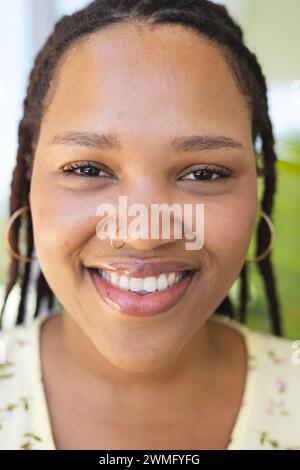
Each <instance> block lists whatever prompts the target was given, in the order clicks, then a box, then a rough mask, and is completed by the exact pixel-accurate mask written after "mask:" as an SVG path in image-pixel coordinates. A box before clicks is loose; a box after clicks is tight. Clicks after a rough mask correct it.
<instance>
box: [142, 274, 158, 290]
mask: <svg viewBox="0 0 300 470" xmlns="http://www.w3.org/2000/svg"><path fill="white" fill-rule="evenodd" d="M144 290H146V291H148V292H155V291H156V278H155V277H154V276H151V277H145V279H144Z"/></svg>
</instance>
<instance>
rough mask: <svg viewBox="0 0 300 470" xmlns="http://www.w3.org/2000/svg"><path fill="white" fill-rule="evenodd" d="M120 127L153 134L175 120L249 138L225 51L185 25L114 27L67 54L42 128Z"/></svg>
mask: <svg viewBox="0 0 300 470" xmlns="http://www.w3.org/2000/svg"><path fill="white" fill-rule="evenodd" d="M118 126H120V128H122V126H123V129H121V130H124V132H127V131H133V130H134V131H135V132H136V133H138V132H140V133H143V134H144V135H145V133H147V132H149V133H150V134H151V135H152V136H153V132H155V133H156V135H157V136H158V135H159V133H161V134H163V133H165V132H166V130H167V129H169V130H170V129H171V126H173V127H172V129H174V131H175V127H176V126H177V127H178V128H180V130H181V131H182V130H183V128H184V127H185V126H186V127H187V129H186V130H191V129H190V127H191V126H193V127H195V126H198V130H202V131H203V132H210V131H212V130H213V131H218V132H223V133H226V132H229V133H231V134H232V133H238V134H239V135H241V134H244V136H245V138H246V137H249V136H250V117H249V111H248V109H247V106H246V102H245V99H244V97H243V96H242V95H241V93H240V91H239V89H238V87H237V85H236V82H235V80H234V77H233V75H232V72H231V70H230V68H229V66H228V64H227V62H226V60H225V59H224V57H223V56H222V53H221V51H220V49H219V48H218V47H217V46H216V45H214V44H212V43H211V42H209V41H208V40H207V39H206V38H205V37H204V36H201V35H200V34H198V33H197V32H195V31H194V30H192V29H191V28H186V27H184V26H181V25H159V26H157V27H155V28H154V29H150V28H148V27H146V26H137V25H132V24H117V25H113V26H110V27H108V28H105V29H102V30H100V31H98V32H97V33H95V34H93V35H92V36H90V37H88V38H86V39H85V40H83V41H82V42H81V43H80V44H78V45H77V46H75V47H74V48H72V49H70V50H69V51H68V52H67V54H66V55H65V57H64V58H63V60H62V62H61V65H60V67H59V73H58V75H57V80H56V81H55V86H54V90H53V93H52V96H51V102H50V106H49V108H48V110H47V113H46V115H45V116H44V119H43V124H42V128H43V127H44V128H45V127H46V129H47V131H48V132H50V133H51V131H53V132H56V131H57V129H58V128H59V129H60V130H62V129H64V130H75V129H76V130H81V129H82V128H85V129H86V130H91V131H95V130H97V128H98V129H101V130H103V131H105V130H107V131H108V130H109V131H112V130H114V131H118V130H119V129H117V127H118ZM199 127H200V129H199ZM112 128H113V129H112Z"/></svg>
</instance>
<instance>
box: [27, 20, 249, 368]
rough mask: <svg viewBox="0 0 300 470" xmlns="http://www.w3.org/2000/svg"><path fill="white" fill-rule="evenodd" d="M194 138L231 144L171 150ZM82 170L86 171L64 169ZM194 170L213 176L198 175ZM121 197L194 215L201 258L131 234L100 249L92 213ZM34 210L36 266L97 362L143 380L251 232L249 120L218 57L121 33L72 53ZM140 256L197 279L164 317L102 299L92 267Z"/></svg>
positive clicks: (218, 297) (192, 328)
mask: <svg viewBox="0 0 300 470" xmlns="http://www.w3.org/2000/svg"><path fill="white" fill-rule="evenodd" d="M71 132H72V133H73V137H74V133H75V132H80V133H93V134H94V135H95V134H110V135H112V134H114V136H115V137H116V138H117V139H118V141H119V142H118V145H117V144H116V145H115V146H113V147H111V148H108V145H104V144H103V139H102V141H101V142H102V145H101V146H100V145H99V146H98V147H97V146H96V145H95V144H94V145H91V141H89V142H87V139H86V138H85V139H84V138H83V136H81V138H80V139H79V140H78V139H77V142H74V139H73V141H72V142H70V141H69V142H67V139H66V138H65V139H62V138H61V136H62V135H63V134H66V133H68V134H69V137H70V133H71ZM58 135H59V136H60V138H58V137H57V136H58ZM195 135H197V136H202V137H203V136H206V137H216V136H222V137H226V138H228V139H232V140H233V141H236V142H238V143H239V144H240V145H233V146H228V145H227V146H224V145H223V144H224V142H225V140H224V139H223V140H219V144H218V145H212V144H211V145H210V146H209V145H207V144H205V143H203V142H202V147H201V146H199V145H198V146H196V145H195V144H194V145H190V146H187V145H186V146H182V148H181V149H176V150H175V149H174V147H173V146H172V141H173V140H174V139H175V138H176V139H178V138H179V137H182V136H195ZM54 138H55V139H54ZM114 142H115V143H116V139H115V141H114ZM177 142H178V140H177ZM194 142H195V140H194ZM198 142H199V141H198ZM88 143H90V145H88ZM222 143H223V144H222ZM87 161H88V162H89V167H88V168H89V170H88V171H89V173H88V171H86V173H85V174H84V172H83V171H80V169H77V170H76V172H75V173H71V174H67V173H64V171H63V170H65V169H66V168H67V167H68V165H70V164H71V165H72V164H74V163H75V162H77V163H78V162H87ZM204 166H205V167H207V169H208V170H210V171H208V172H207V173H205V172H202V173H201V172H198V173H195V170H201V169H203V167H204ZM75 169H76V167H75ZM220 170H221V171H223V173H224V172H225V176H224V175H223V176H222V174H221V175H220V174H219V171H220ZM193 172H194V173H193ZM91 174H93V175H95V176H88V175H91ZM205 175H206V176H207V175H209V178H210V179H205ZM119 196H127V202H128V206H129V205H131V204H133V203H136V202H137V203H142V204H145V205H146V206H147V207H148V208H150V205H151V203H166V204H169V205H171V204H174V203H178V202H179V203H180V204H182V205H183V204H192V205H193V206H195V204H196V203H198V204H199V203H201V204H204V246H203V248H202V249H198V250H187V249H186V245H185V242H186V241H187V240H186V239H176V238H172V239H163V238H162V237H159V238H158V239H151V238H149V239H147V240H145V239H133V237H131V238H130V237H128V238H127V239H126V240H125V241H126V244H125V246H123V247H122V248H121V249H116V248H113V247H112V246H111V244H110V241H109V239H106V240H100V239H99V238H98V237H97V234H96V226H97V223H98V222H99V217H98V216H97V215H96V209H97V207H98V205H99V204H100V203H105V202H107V203H110V204H113V205H115V207H116V208H117V207H118V205H119V199H118V198H119ZM30 204H31V210H32V220H33V230H34V242H35V248H36V253H37V256H38V259H39V262H40V265H41V269H42V271H43V273H44V275H45V277H46V279H47V281H48V283H49V285H50V287H51V289H52V290H53V292H54V293H55V295H56V296H57V298H58V299H59V301H60V302H61V304H62V305H63V307H64V311H65V313H66V314H68V315H70V316H71V318H72V319H73V320H74V321H75V323H76V324H77V325H78V326H79V327H80V330H81V331H82V332H83V333H85V334H86V335H87V337H88V338H89V339H90V340H91V341H92V343H93V344H94V346H96V348H97V349H98V351H99V352H100V353H101V354H102V355H103V356H104V357H105V358H106V359H108V360H109V361H110V362H111V363H112V364H114V365H115V366H117V367H119V368H122V369H124V370H125V369H126V370H133V369H134V370H142V371H145V370H150V369H153V368H155V367H158V365H162V364H166V363H167V362H168V361H170V360H171V359H172V358H173V357H175V356H176V354H177V353H178V352H179V351H180V350H181V349H182V348H183V346H184V345H186V344H187V343H188V341H189V340H190V339H191V337H192V336H193V335H194V334H195V333H196V332H197V331H198V330H199V327H201V325H203V324H204V323H205V321H206V320H207V319H208V318H209V317H210V316H211V315H212V313H213V312H214V310H215V309H216V307H217V306H218V305H219V303H220V302H221V301H222V300H223V298H224V297H225V296H226V294H227V292H228V290H229V288H230V287H231V285H232V284H233V282H234V280H235V279H236V278H237V277H238V275H239V272H240V270H241V268H242V265H243V263H244V261H245V258H246V254H247V248H248V245H249V242H250V238H251V234H252V232H253V229H254V224H255V214H256V208H257V192H256V165H255V155H254V152H253V145H252V140H251V117H250V114H249V112H248V109H247V107H246V103H245V98H244V97H243V95H242V94H241V93H240V91H239V89H238V87H237V85H236V83H235V80H234V78H233V76H232V73H231V71H230V69H229V68H228V65H227V63H226V62H225V60H224V58H223V57H222V55H221V53H220V51H219V49H218V48H217V47H216V46H213V45H210V44H209V43H208V42H207V41H206V39H205V38H202V37H201V36H199V35H197V34H196V33H195V32H193V31H191V30H188V29H187V28H184V27H182V26H169V25H165V26H160V27H158V28H156V29H154V30H152V31H150V30H147V28H146V27H145V28H138V27H136V26H133V25H128V24H127V25H125V24H122V25H115V26H113V27H111V28H109V29H106V30H103V31H100V32H98V33H97V34H95V35H94V36H93V37H92V38H89V40H85V41H83V42H82V43H81V44H80V45H77V47H75V48H74V49H72V50H71V51H69V52H68V54H67V55H66V56H65V58H64V60H63V62H62V63H61V67H60V71H59V75H58V80H56V82H55V86H54V88H53V93H51V101H50V104H49V107H48V108H47V112H46V114H45V116H44V118H43V121H42V126H41V132H40V136H39V140H38V144H37V148H36V152H35V159H34V165H33V172H32V182H31V191H30ZM136 258H138V260H137V261H140V260H142V261H143V260H144V261H148V262H149V261H152V260H153V259H154V258H155V260H160V261H162V262H163V261H172V262H179V263H182V266H183V265H186V266H187V268H189V269H196V271H195V273H194V275H193V277H192V280H191V282H190V283H189V285H188V286H187V288H186V289H185V290H184V292H183V294H182V295H181V296H179V298H177V301H176V302H175V303H174V304H173V305H171V306H170V307H169V308H167V309H166V310H164V312H163V313H159V314H156V315H144V316H135V315H129V314H126V313H124V311H121V310H120V306H118V302H115V300H114V302H115V303H114V302H113V301H111V302H108V300H109V299H108V298H106V299H105V298H103V297H102V296H101V295H99V293H98V290H97V289H96V287H95V284H94V282H93V280H92V277H91V275H90V271H89V270H88V267H91V266H93V267H97V266H98V267H99V268H101V266H102V267H103V266H104V265H109V264H110V263H112V262H117V263H118V262H125V263H127V262H129V263H133V261H134V260H136ZM172 270H173V269H171V271H172ZM161 271H162V272H165V271H166V269H161ZM129 277H130V276H129ZM102 285H103V284H102ZM104 290H105V289H104ZM175 290H176V289H175ZM109 292H110V291H109V290H106V293H107V296H108V297H109ZM174 292H175V291H174ZM131 295H133V294H131ZM135 295H136V296H139V299H141V296H140V295H139V294H135ZM151 295H152V296H153V295H156V294H151ZM143 297H144V298H146V297H147V296H143ZM175 297H176V296H174V298H175ZM163 298H164V297H163V296H162V299H163ZM114 299H115V298H114ZM123 301H124V299H123ZM124 302H125V304H126V302H127V300H126V294H125V301H124ZM146 304H147V301H146ZM158 304H159V302H158ZM78 347H79V348H80V345H78Z"/></svg>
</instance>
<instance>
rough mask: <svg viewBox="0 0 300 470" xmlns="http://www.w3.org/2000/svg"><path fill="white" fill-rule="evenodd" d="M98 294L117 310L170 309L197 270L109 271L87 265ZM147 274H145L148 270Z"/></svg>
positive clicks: (141, 312)
mask: <svg viewBox="0 0 300 470" xmlns="http://www.w3.org/2000/svg"><path fill="white" fill-rule="evenodd" d="M88 271H89V274H90V277H91V279H92V281H93V284H94V286H95V287H96V291H97V293H98V294H100V297H101V298H102V299H103V300H104V301H105V302H106V303H107V304H108V305H110V306H111V307H113V308H114V309H115V310H117V311H118V312H120V313H124V314H127V315H134V316H140V317H143V316H149V315H156V314H158V313H163V312H166V311H167V310H170V309H171V307H173V306H174V305H175V304H176V303H178V302H179V300H180V299H181V298H182V297H183V295H184V293H185V292H186V291H187V289H188V287H189V285H190V283H191V282H192V280H193V278H194V277H195V274H196V273H198V272H199V270H198V269H194V270H182V271H172V272H160V273H158V272H156V273H155V275H154V273H151V274H152V275H148V276H144V277H142V276H141V273H139V274H137V273H134V274H133V273H132V274H130V275H128V274H125V273H124V271H123V270H120V271H110V270H106V269H99V268H93V267H90V268H88ZM148 274H149V273H148Z"/></svg>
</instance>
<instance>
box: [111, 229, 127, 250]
mask: <svg viewBox="0 0 300 470" xmlns="http://www.w3.org/2000/svg"><path fill="white" fill-rule="evenodd" d="M116 231H119V229H117V230H114V232H113V234H115V233H116ZM114 240H115V238H114V237H112V238H111V239H110V244H111V246H112V247H113V248H117V249H119V248H122V246H124V245H125V243H126V242H122V244H121V245H119V246H115V245H114Z"/></svg>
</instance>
